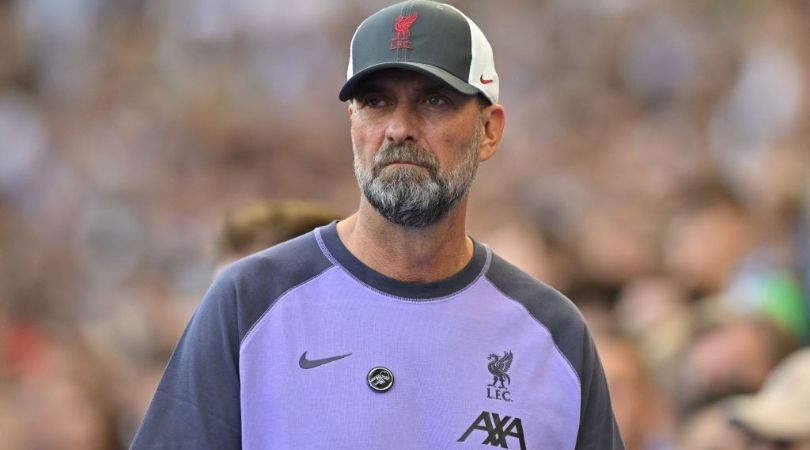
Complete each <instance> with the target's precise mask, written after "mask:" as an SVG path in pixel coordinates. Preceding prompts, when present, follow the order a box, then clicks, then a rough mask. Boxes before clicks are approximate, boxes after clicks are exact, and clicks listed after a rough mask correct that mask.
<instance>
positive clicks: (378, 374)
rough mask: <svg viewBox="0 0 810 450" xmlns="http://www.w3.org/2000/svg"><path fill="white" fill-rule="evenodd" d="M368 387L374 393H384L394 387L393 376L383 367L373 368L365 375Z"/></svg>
mask: <svg viewBox="0 0 810 450" xmlns="http://www.w3.org/2000/svg"><path fill="white" fill-rule="evenodd" d="M366 379H367V380H368V386H369V387H370V388H371V389H373V390H374V391H376V392H386V391H388V390H389V389H391V386H393V385H394V374H393V373H391V371H390V370H388V369H386V368H385V367H375V368H373V369H371V370H369V371H368V375H366Z"/></svg>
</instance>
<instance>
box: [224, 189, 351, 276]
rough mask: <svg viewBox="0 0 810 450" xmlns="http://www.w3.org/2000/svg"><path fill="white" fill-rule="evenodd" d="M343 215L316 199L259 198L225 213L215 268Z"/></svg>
mask: <svg viewBox="0 0 810 450" xmlns="http://www.w3.org/2000/svg"><path fill="white" fill-rule="evenodd" d="M341 217H342V216H341V215H340V214H338V213H336V212H335V211H333V210H331V209H329V208H328V207H327V206H325V205H321V204H318V203H315V202H306V201H296V200H286V201H278V202H274V201H262V202H256V203H253V204H250V205H248V206H246V207H244V208H242V209H239V210H237V211H235V212H233V213H230V214H228V216H227V218H226V219H225V223H224V225H223V227H222V231H221V233H220V236H219V241H218V242H217V254H216V261H217V272H219V269H221V268H223V267H224V266H226V265H228V264H230V263H232V262H234V261H235V260H237V259H239V258H242V257H244V256H247V255H249V254H251V253H255V252H257V251H259V250H263V249H265V248H267V247H270V246H273V245H275V244H278V243H279V242H284V241H286V240H289V239H292V238H294V237H296V236H300V235H302V234H304V233H308V232H310V231H312V230H314V229H315V228H317V227H319V226H322V225H326V224H328V223H330V222H332V221H335V220H338V219H340V218H341Z"/></svg>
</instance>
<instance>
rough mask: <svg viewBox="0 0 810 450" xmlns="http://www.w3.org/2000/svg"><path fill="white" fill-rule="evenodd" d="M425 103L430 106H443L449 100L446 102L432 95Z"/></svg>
mask: <svg viewBox="0 0 810 450" xmlns="http://www.w3.org/2000/svg"><path fill="white" fill-rule="evenodd" d="M425 103H427V104H428V105H430V106H443V105H446V104H447V100H445V99H444V98H443V97H439V96H435V95H432V96H430V97H428V98H427V99H425Z"/></svg>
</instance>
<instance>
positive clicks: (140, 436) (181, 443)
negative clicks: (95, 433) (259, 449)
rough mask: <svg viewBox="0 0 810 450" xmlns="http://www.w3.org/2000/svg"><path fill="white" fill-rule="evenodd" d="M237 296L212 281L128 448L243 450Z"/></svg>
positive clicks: (224, 283) (224, 279) (224, 280)
mask: <svg viewBox="0 0 810 450" xmlns="http://www.w3.org/2000/svg"><path fill="white" fill-rule="evenodd" d="M238 355H239V328H238V319H237V294H236V289H235V287H234V283H233V282H232V281H231V279H230V277H228V276H227V275H226V274H223V275H221V276H220V277H218V278H217V280H215V281H214V283H213V284H212V286H211V287H210V288H209V290H208V292H207V293H206V294H205V296H204V298H203V300H202V302H201V303H200V306H199V307H198V308H197V310H196V311H195V312H194V314H193V316H192V318H191V321H190V322H189V324H188V326H187V327H186V329H185V331H184V332H183V335H182V337H181V338H180V341H179V343H178V344H177V347H176V348H175V350H174V353H173V354H172V357H171V359H170V360H169V363H168V365H167V367H166V369H165V371H164V373H163V377H162V379H161V381H160V383H159V385H158V388H157V391H156V392H155V395H154V397H153V399H152V402H151V403H150V405H149V408H148V410H147V412H146V415H145V417H144V419H143V421H142V423H141V426H140V428H139V429H138V432H137V433H136V435H135V438H134V440H133V442H132V444H131V446H130V448H131V449H133V450H141V449H177V450H192V449H193V450H205V449H216V450H228V449H238V448H241V419H240V386H239V369H238V368H239V361H238V358H239V356H238Z"/></svg>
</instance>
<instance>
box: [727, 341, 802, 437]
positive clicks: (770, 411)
mask: <svg viewBox="0 0 810 450" xmlns="http://www.w3.org/2000/svg"><path fill="white" fill-rule="evenodd" d="M729 412H730V414H731V419H732V421H733V422H735V423H737V424H739V425H742V426H743V427H744V428H746V429H748V430H750V431H752V432H754V433H755V434H756V435H758V436H761V437H763V438H767V439H774V440H800V439H806V438H808V437H810V348H805V349H803V350H798V351H796V352H794V353H793V354H791V355H790V356H788V357H787V358H786V359H785V360H784V361H782V362H781V363H780V364H779V365H778V366H777V367H776V368H775V369H774V370H773V372H772V373H771V375H770V376H769V377H768V380H767V381H766V382H765V385H764V386H763V387H762V389H761V390H760V391H759V392H758V393H756V394H754V395H744V396H738V397H734V398H732V399H731V400H730V402H729Z"/></svg>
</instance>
